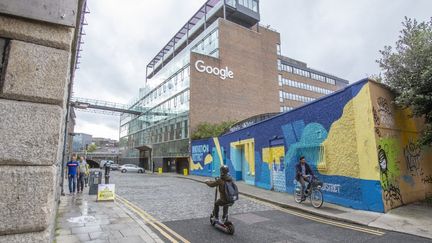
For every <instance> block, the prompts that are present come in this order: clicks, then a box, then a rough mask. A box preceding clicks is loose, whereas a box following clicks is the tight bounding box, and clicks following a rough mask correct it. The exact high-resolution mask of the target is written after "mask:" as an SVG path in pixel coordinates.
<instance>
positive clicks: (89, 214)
mask: <svg viewBox="0 0 432 243" xmlns="http://www.w3.org/2000/svg"><path fill="white" fill-rule="evenodd" d="M65 192H66V193H67V192H68V191H67V190H65ZM55 242H57V243H78V242H108V243H120V242H127V243H135V242H163V241H162V240H161V239H160V238H159V237H158V236H157V235H156V234H155V233H153V232H152V231H151V230H150V229H149V228H148V227H147V226H146V225H145V223H143V222H141V221H140V220H139V219H138V218H137V217H135V216H134V215H133V213H131V212H130V211H129V210H128V209H126V208H125V207H124V206H122V204H120V203H118V202H96V195H88V187H87V188H85V189H84V192H83V193H82V194H76V195H73V196H72V195H69V194H66V196H62V197H61V198H60V205H59V208H58V212H57V219H56V233H55Z"/></svg>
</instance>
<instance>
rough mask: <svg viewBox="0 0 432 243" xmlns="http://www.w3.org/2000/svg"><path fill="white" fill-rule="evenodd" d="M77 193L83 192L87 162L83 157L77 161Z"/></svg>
mask: <svg viewBox="0 0 432 243" xmlns="http://www.w3.org/2000/svg"><path fill="white" fill-rule="evenodd" d="M78 172H79V173H78V193H79V192H81V193H82V192H83V190H84V178H85V175H86V172H87V161H86V160H85V159H84V157H83V156H81V157H80V160H79V171H78Z"/></svg>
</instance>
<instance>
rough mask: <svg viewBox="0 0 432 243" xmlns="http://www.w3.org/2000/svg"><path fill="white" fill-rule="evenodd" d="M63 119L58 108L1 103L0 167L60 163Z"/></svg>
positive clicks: (43, 105) (16, 102)
mask: <svg viewBox="0 0 432 243" xmlns="http://www.w3.org/2000/svg"><path fill="white" fill-rule="evenodd" d="M62 115H63V113H62V108H61V107H59V106H54V105H47V104H38V103H30V102H24V101H13V100H5V99H0V131H1V132H0V134H1V137H2V139H1V140H0V165H6V164H7V165H53V164H54V163H58V160H57V159H58V158H59V157H58V153H59V151H58V149H57V145H58V144H59V140H60V134H61V133H60V128H61V127H62V124H61V121H62V119H61V117H62ZM53 148H56V149H53Z"/></svg>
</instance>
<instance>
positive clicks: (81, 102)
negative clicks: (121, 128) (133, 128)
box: [70, 97, 176, 116]
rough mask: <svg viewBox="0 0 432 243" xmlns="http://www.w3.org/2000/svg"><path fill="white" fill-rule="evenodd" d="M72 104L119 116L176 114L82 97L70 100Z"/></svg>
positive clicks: (85, 109)
mask: <svg viewBox="0 0 432 243" xmlns="http://www.w3.org/2000/svg"><path fill="white" fill-rule="evenodd" d="M70 105H71V106H72V107H74V108H77V109H81V110H83V111H88V112H94V113H102V114H107V115H118V116H119V115H121V114H132V115H138V116H139V115H143V114H146V115H155V116H170V115H175V114H176V113H174V112H164V111H153V110H151V109H150V108H146V107H139V106H133V107H132V106H131V105H125V104H120V103H115V102H109V101H103V100H95V99H88V98H80V97H73V98H72V99H71V101H70Z"/></svg>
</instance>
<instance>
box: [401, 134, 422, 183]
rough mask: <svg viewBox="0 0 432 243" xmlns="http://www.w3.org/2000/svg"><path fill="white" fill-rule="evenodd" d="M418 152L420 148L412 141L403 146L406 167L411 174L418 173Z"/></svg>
mask: <svg viewBox="0 0 432 243" xmlns="http://www.w3.org/2000/svg"><path fill="white" fill-rule="evenodd" d="M420 153H421V148H420V147H419V146H418V145H417V144H415V143H413V142H411V141H410V142H409V143H408V145H407V146H406V147H405V148H404V156H405V160H406V164H407V169H408V170H409V171H410V172H411V175H413V176H414V175H420Z"/></svg>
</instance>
